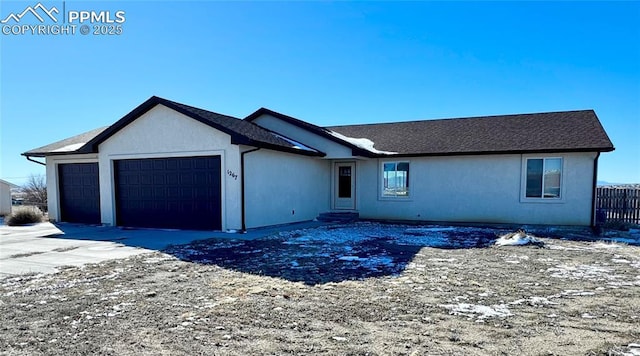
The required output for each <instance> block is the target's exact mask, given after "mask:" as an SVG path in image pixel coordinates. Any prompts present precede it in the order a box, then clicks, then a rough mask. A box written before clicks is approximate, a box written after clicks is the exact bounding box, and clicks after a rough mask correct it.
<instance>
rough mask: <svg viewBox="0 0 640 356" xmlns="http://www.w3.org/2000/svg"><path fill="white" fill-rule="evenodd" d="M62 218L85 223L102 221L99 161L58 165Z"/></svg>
mask: <svg viewBox="0 0 640 356" xmlns="http://www.w3.org/2000/svg"><path fill="white" fill-rule="evenodd" d="M58 187H59V192H60V220H62V221H67V222H76V223H84V224H99V223H100V189H99V183H98V163H67V164H59V165H58Z"/></svg>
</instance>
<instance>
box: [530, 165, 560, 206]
mask: <svg viewBox="0 0 640 356" xmlns="http://www.w3.org/2000/svg"><path fill="white" fill-rule="evenodd" d="M525 174H526V179H525V184H526V187H525V197H527V198H540V199H560V198H561V197H560V192H561V191H562V189H561V184H562V158H527V162H526V173H525Z"/></svg>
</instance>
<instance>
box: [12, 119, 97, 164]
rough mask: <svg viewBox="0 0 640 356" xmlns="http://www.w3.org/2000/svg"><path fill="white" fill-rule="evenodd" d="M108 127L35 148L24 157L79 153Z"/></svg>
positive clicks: (24, 154)
mask: <svg viewBox="0 0 640 356" xmlns="http://www.w3.org/2000/svg"><path fill="white" fill-rule="evenodd" d="M108 127H109V126H104V127H101V128H98V129H94V130H91V131H87V132H85V133H81V134H79V135H76V136H73V137H69V138H66V139H64V140H62V141H58V142H54V143H51V144H48V145H46V146H42V147H38V148H34V149H32V150H30V151H27V152H25V153H23V154H22V155H23V156H32V157H44V156H45V155H55V154H70V153H74V152H77V151H78V150H79V149H80V148H81V147H83V146H84V145H85V144H86V143H87V142H89V141H91V140H92V139H93V138H95V137H96V136H98V135H99V134H100V133H102V132H103V131H104V130H106V129H107V128H108Z"/></svg>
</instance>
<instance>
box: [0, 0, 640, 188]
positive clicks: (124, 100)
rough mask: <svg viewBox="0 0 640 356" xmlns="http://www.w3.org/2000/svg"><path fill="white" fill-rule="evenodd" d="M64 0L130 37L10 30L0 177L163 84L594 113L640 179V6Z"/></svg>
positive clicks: (245, 101)
mask: <svg viewBox="0 0 640 356" xmlns="http://www.w3.org/2000/svg"><path fill="white" fill-rule="evenodd" d="M36 3H37V1H35V0H34V1H30V2H5V1H2V3H1V5H0V6H2V7H1V8H0V17H2V18H4V17H6V16H7V15H8V14H9V13H10V12H13V11H21V10H22V9H24V8H25V7H26V6H28V5H35V4H36ZM43 4H44V5H47V6H49V7H50V6H53V5H55V6H58V7H60V8H62V2H61V1H58V2H56V1H43ZM65 5H66V8H67V10H68V9H77V10H94V11H102V10H104V11H107V10H109V11H112V12H115V11H116V10H124V11H125V13H126V22H125V23H124V24H123V26H122V27H123V33H122V35H120V36H95V35H86V36H84V35H79V34H77V35H75V36H54V35H36V36H31V35H17V36H16V35H0V40H1V42H0V46H1V63H0V69H1V70H0V75H1V79H0V84H1V89H0V100H1V102H0V107H1V109H0V115H1V116H0V131H1V132H0V140H1V141H0V150H1V154H0V159H1V162H0V178H2V179H6V180H9V181H12V182H16V183H19V184H20V183H22V181H23V180H24V177H27V176H28V175H29V174H32V173H35V174H39V173H44V169H43V168H42V167H40V166H38V165H36V164H34V163H30V162H28V161H26V159H25V158H24V157H21V156H20V153H22V152H24V151H27V150H29V149H32V148H35V147H39V146H42V145H45V144H48V143H51V142H54V141H57V140H60V139H63V138H66V137H69V136H72V135H75V134H78V133H81V132H84V131H88V130H91V129H93V128H96V127H100V126H105V125H109V124H112V123H113V122H115V121H116V120H117V119H119V118H120V117H122V116H123V115H125V114H126V113H128V112H129V111H130V110H132V109H133V108H134V107H136V106H137V105H139V104H140V103H142V102H143V101H144V100H146V99H147V98H149V97H150V96H152V95H158V96H162V97H165V98H167V99H171V100H175V101H179V102H183V103H185V104H190V105H194V106H198V107H202V108H205V109H208V110H212V111H216V112H220V113H224V114H228V115H233V116H237V117H244V116H246V115H248V114H250V113H251V112H253V111H254V110H256V109H257V108H259V107H261V106H265V107H268V108H270V109H273V110H276V111H280V112H282V113H285V114H288V115H292V116H295V117H298V118H301V119H303V120H307V121H310V122H313V123H315V124H318V125H332V124H351V123H353V124H355V123H372V122H386V121H407V120H418V119H432V118H446V117H466V116H480V115H494V114H510V113H528V112H541V111H557V110H574V109H594V110H595V111H596V113H597V114H598V116H599V118H600V120H601V121H602V124H603V125H604V127H605V129H606V130H607V132H608V134H609V136H610V138H611V140H612V141H613V143H614V145H615V147H616V151H614V152H613V153H605V154H603V155H602V156H601V159H600V170H599V179H600V180H605V181H609V182H618V183H639V182H640V3H638V2H584V3H583V2H489V3H476V2H474V3H467V2H402V3H395V2H393V3H392V2H335V3H334V2H204V1H200V2H182V1H180V2H178V1H175V2H152V1H141V2H108V3H107V2H95V1H92V2H76V1H67V2H66V4H65Z"/></svg>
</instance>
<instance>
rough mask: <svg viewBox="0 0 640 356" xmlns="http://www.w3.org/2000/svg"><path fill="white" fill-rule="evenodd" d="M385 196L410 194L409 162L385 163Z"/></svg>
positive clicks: (383, 193)
mask: <svg viewBox="0 0 640 356" xmlns="http://www.w3.org/2000/svg"><path fill="white" fill-rule="evenodd" d="M383 170H384V171H383V176H382V177H383V189H382V195H383V196H407V195H409V162H398V163H395V162H394V163H385V164H384V165H383Z"/></svg>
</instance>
